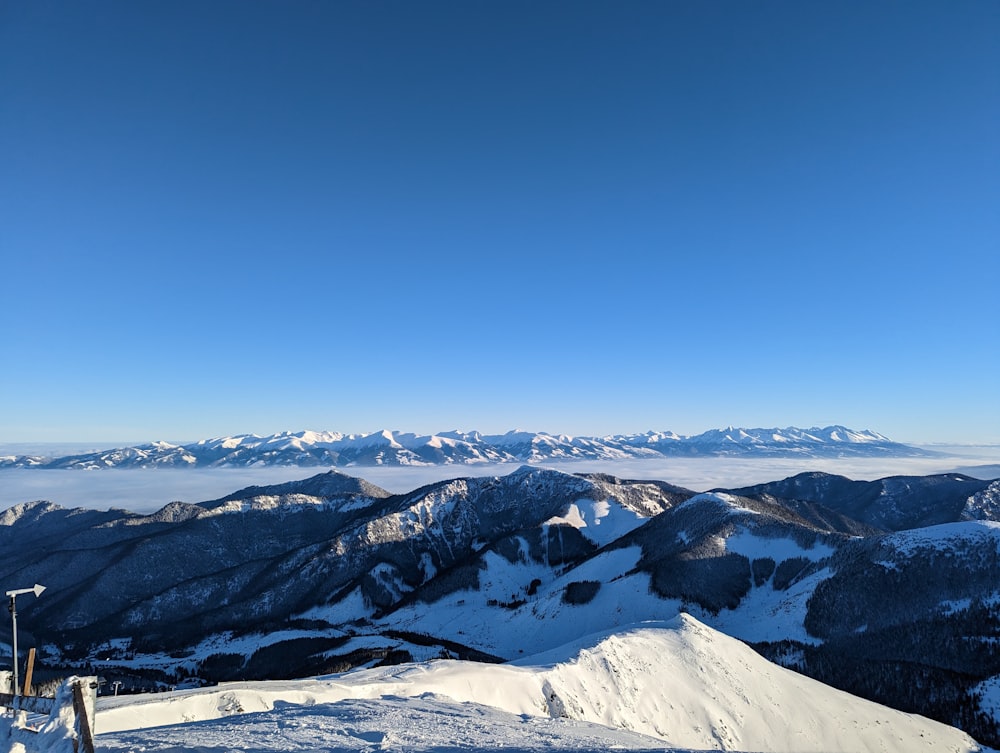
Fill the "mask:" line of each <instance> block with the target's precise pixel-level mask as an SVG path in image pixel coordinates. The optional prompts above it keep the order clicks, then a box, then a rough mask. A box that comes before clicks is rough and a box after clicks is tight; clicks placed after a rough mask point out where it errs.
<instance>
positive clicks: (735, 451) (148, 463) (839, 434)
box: [0, 426, 929, 470]
mask: <svg viewBox="0 0 1000 753" xmlns="http://www.w3.org/2000/svg"><path fill="white" fill-rule="evenodd" d="M928 454H929V453H928V452H926V451H924V450H919V449H917V448H914V447H909V446H907V445H904V444H900V443H898V442H893V441H891V440H890V439H888V438H887V437H885V436H883V435H882V434H878V433H877V432H873V431H868V430H864V431H857V430H854V429H848V428H846V427H843V426H827V427H825V428H818V427H815V428H811V429H797V428H795V427H788V428H785V429H777V428H774V429H737V428H733V427H728V428H726V429H713V430H711V431H707V432H704V433H703V434H698V435H694V436H681V435H678V434H675V433H673V432H646V433H644V434H618V435H612V436H605V437H573V436H568V435H566V434H547V433H545V432H527V431H510V432H507V433H506V434H494V435H483V434H480V433H479V432H475V431H472V432H462V431H448V432H440V433H438V434H430V435H418V434H412V433H405V432H399V431H389V430H382V431H376V432H372V433H370V434H341V433H338V432H330V431H320V432H317V431H301V432H281V433H279V434H273V435H270V436H257V435H256V434H244V435H239V436H233V437H217V438H215V439H204V440H200V441H198V442H194V443H191V444H186V445H175V444H170V443H168V442H152V443H150V444H146V445H141V446H138V447H123V448H117V449H112V450H106V451H100V452H92V453H87V454H83V455H71V456H66V457H60V458H42V457H38V456H4V457H0V468H11V467H16V468H77V469H85V470H95V469H99V468H157V467H179V468H206V467H212V468H220V467H221V468H224V467H249V466H255V465H273V466H299V467H315V466H327V467H352V466H379V465H401V466H422V465H442V464H444V465H447V464H463V465H468V464H483V463H540V462H545V461H551V460H623V459H628V458H655V457H671V456H684V457H697V456H743V455H746V456H749V457H753V456H758V455H761V456H768V457H842V456H850V457H868V456H876V457H887V456H893V457H908V456H922V455H928Z"/></svg>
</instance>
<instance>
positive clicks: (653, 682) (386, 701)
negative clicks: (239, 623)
mask: <svg viewBox="0 0 1000 753" xmlns="http://www.w3.org/2000/svg"><path fill="white" fill-rule="evenodd" d="M403 699H406V700H403ZM303 707H306V708H308V712H307V715H306V714H304V712H303V711H302V709H303ZM243 714H249V715H250V716H236V715H243ZM304 716H307V718H308V722H304V721H303V717H304ZM207 720H218V721H215V722H214V723H204V722H206V721H207ZM553 720H564V721H561V722H559V723H556V722H554V721H553ZM565 720H571V721H569V722H567V721H565ZM191 722H200V723H199V724H190V723H191ZM359 722H360V723H359ZM581 723H583V724H581ZM163 725H174V726H165V727H164V726H163ZM594 725H601V726H600V727H598V726H594ZM150 727H162V728H161V729H157V730H151V729H148V728H150ZM97 730H98V733H99V738H98V743H99V746H100V748H101V749H102V750H106V751H122V752H123V753H124V751H134V750H143V751H146V753H156V752H157V751H164V752H165V751H174V750H178V749H187V750H191V749H198V750H208V749H218V750H223V749H231V748H232V747H236V748H238V749H239V750H242V751H253V752H254V753H271V752H272V751H287V750H303V749H312V750H372V749H374V748H376V746H381V748H382V749H393V750H396V749H398V750H454V749H456V748H458V747H464V748H467V749H469V748H471V749H486V748H499V747H514V748H515V749H517V748H522V749H525V750H538V749H542V748H545V749H549V748H555V749H567V748H572V749H575V750H597V749H601V748H602V747H604V748H605V749H608V748H619V749H633V750H634V749H653V748H659V749H665V748H669V749H686V748H691V749H697V750H730V751H759V752H765V751H773V752H774V753H779V752H785V751H787V752H789V753H791V752H792V751H795V752H796V753H810V752H813V751H814V752H815V753H839V752H841V751H843V753H859V752H861V751H880V752H882V753H895V752H898V753H919V752H920V751H927V752H928V753H931V752H932V751H933V753H942V752H954V753H958V752H960V751H981V750H984V749H983V748H982V747H980V746H979V745H978V744H977V743H976V742H975V741H973V740H972V739H971V738H969V737H968V736H967V735H965V734H964V733H962V732H960V731H958V730H956V729H954V728H952V727H947V726H945V725H942V724H938V723H936V722H932V721H930V720H927V719H924V718H922V717H918V716H913V715H910V714H904V713H902V712H899V711H894V710H892V709H889V708H886V707H884V706H879V705H877V704H873V703H870V702H868V701H863V700H861V699H858V698H855V697H853V696H850V695H848V694H846V693H842V692H839V691H836V690H833V689H831V688H829V687H827V686H824V685H822V684H820V683H817V682H815V681H812V680H810V679H808V678H806V677H803V676H801V675H798V674H796V673H793V672H791V671H789V670H785V669H782V668H781V667H778V666H776V665H773V664H771V663H769V662H767V661H765V660H764V659H762V658H761V657H760V656H759V655H757V654H756V653H755V652H753V651H752V650H751V649H749V648H747V647H746V646H745V645H744V644H742V643H740V642H739V641H737V640H735V639H733V638H729V637H727V636H725V635H723V634H721V633H718V632H716V631H715V630H712V629H711V628H709V627H707V626H705V625H703V624H701V623H700V622H698V621H697V620H695V619H694V618H693V617H690V616H688V615H683V614H682V615H679V616H677V617H676V618H675V619H673V620H671V621H669V622H665V623H646V624H641V625H634V626H632V627H630V628H627V629H623V630H621V631H619V632H616V633H606V634H599V635H592V636H588V637H586V638H583V639H580V640H577V641H575V642H573V643H572V644H568V645H565V646H562V647H560V648H559V649H556V650H553V651H550V652H548V653H545V654H540V655H537V656H534V657H532V658H530V659H525V660H522V661H519V662H517V663H515V664H507V665H483V664H474V663H468V662H460V661H452V660H441V661H434V662H423V663H417V664H404V665H398V666H395V667H388V668H380V669H370V670H360V671H356V672H352V673H348V674H344V675H335V676H330V677H324V678H318V679H314V680H305V681H295V682H266V683H238V684H226V685H221V686H218V687H217V688H212V689H207V690H200V691H190V692H184V693H172V694H169V695H159V696H146V697H120V698H111V699H103V700H101V701H100V702H99V706H98V716H97ZM286 732H287V733H286Z"/></svg>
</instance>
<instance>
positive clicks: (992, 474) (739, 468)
mask: <svg viewBox="0 0 1000 753" xmlns="http://www.w3.org/2000/svg"><path fill="white" fill-rule="evenodd" d="M934 449H935V450H938V451H940V452H942V453H943V454H941V455H940V456H937V457H931V458H842V459H804V458H802V459H800V458H763V459H761V458H754V459H748V458H718V457H716V458H669V459H656V460H626V461H572V462H562V463H557V462H552V463H544V464H542V465H541V466H540V467H544V468H555V469H558V470H562V471H566V472H569V473H590V472H600V473H609V474H612V475H614V476H618V477H619V478H629V479H659V480H663V481H668V482H670V483H672V484H676V485H678V486H683V487H686V488H688V489H693V490H695V491H705V490H708V489H713V488H719V487H725V488H733V487H738V486H748V485H750V484H758V483H763V482H765V481H775V480H778V479H782V478H786V477H788V476H793V475H795V474H796V473H802V472H804V471H824V472H826V473H836V474H840V475H843V476H847V477H849V478H853V479H876V478H882V477H885V476H894V475H927V474H932V473H951V472H956V471H957V472H962V473H966V474H968V475H970V476H975V477H977V478H984V479H992V478H998V477H1000V446H989V447H940V446H938V447H935V448H934ZM944 453H948V454H944ZM0 454H3V448H0ZM517 467H518V466H517V465H512V464H511V465H438V466H417V467H384V466H383V467H377V466H376V467H358V468H338V469H337V470H339V471H340V472H342V473H348V474H350V475H352V476H359V477H361V478H364V479H367V480H368V481H370V482H372V483H374V484H377V485H378V486H381V487H383V488H385V489H388V490H389V491H391V492H397V493H402V492H408V491H411V490H413V489H415V488H417V487H419V486H422V485H424V484H429V483H432V482H435V481H441V480H444V479H451V478H460V477H468V476H503V475H506V474H508V473H510V472H512V471H514V470H516V469H517ZM326 470H328V469H325V468H216V469H171V468H161V469H139V470H121V469H106V470H96V471H81V470H39V469H23V468H13V469H4V470H0V510H3V509H7V508H8V507H11V506H13V505H16V504H20V503H22V502H33V501H36V500H46V501H49V502H54V503H56V504H58V505H61V506H62V507H70V508H72V507H86V508H92V509H99V510H107V509H110V508H122V509H125V510H131V511H132V512H137V513H143V514H146V513H151V512H155V511H156V510H159V509H160V508H161V507H163V506H164V505H166V504H168V503H169V502H174V501H182V502H191V503H197V502H206V501H209V500H213V499H218V498H219V497H224V496H226V495H227V494H230V493H232V492H234V491H237V490H238V489H243V488H245V487H248V486H255V485H257V486H260V485H265V484H279V483H283V482H286V481H293V480H297V479H303V478H308V477H310V476H314V475H316V474H317V473H323V472H325V471H326Z"/></svg>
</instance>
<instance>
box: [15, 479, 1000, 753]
mask: <svg viewBox="0 0 1000 753" xmlns="http://www.w3.org/2000/svg"><path fill="white" fill-rule="evenodd" d="M858 483H861V484H862V485H861V486H857V485H856V484H858ZM868 484H874V486H868ZM995 485H996V482H993V483H990V482H986V481H979V480H976V479H971V478H968V477H962V476H957V475H954V474H951V475H948V476H944V477H939V476H928V477H911V478H906V479H900V478H896V479H883V480H881V481H878V482H852V481H851V480H850V479H844V478H842V477H836V476H825V475H822V474H810V475H803V476H801V477H793V478H792V479H785V480H784V481H781V482H774V483H773V484H769V485H762V486H761V487H748V488H746V489H739V490H716V491H713V492H708V493H703V494H696V493H695V492H693V491H690V490H685V489H681V488H678V487H674V486H671V485H670V484H667V483H664V482H644V481H625V480H621V479H617V478H614V477H611V476H607V475H603V474H567V473H562V472H558V471H552V470H543V469H539V468H534V467H531V466H522V467H521V468H520V469H518V470H517V471H515V472H513V473H510V474H508V475H506V476H493V477H481V478H458V479H453V480H450V481H443V482H439V483H435V484H431V485H428V486H425V487H422V488H420V489H416V490H414V491H411V492H409V493H406V494H390V493H389V492H387V491H385V490H383V489H380V488H379V487H377V486H374V485H372V484H369V483H367V482H365V481H363V480H361V479H358V478H354V477H351V476H347V475H344V474H342V473H339V472H337V471H329V472H327V473H323V474H319V475H317V476H313V477H311V478H308V479H304V480H302V481H295V482H289V483H286V484H280V485H276V486H269V487H251V488H248V489H244V490H241V491H239V492H236V493H233V494H230V495H228V496H226V497H223V498H221V499H218V500H213V501H210V502H205V503H201V504H198V505H188V504H182V503H173V504H171V505H168V506H166V507H165V508H163V509H162V510H160V511H159V512H157V513H155V514H153V515H147V516H143V515H135V514H132V513H128V512H126V511H122V510H111V511H107V512H99V511H95V510H66V509H63V508H59V507H57V506H55V505H51V504H49V503H46V502H35V503H30V504H23V505H18V506H16V507H13V508H10V509H9V510H7V511H5V512H3V513H2V515H0V547H2V549H3V551H4V552H5V557H4V558H2V559H0V578H2V579H3V580H4V581H5V582H15V581H17V582H22V581H24V582H26V583H30V582H37V583H43V584H45V585H46V586H47V590H46V592H45V594H44V595H43V597H42V598H39V599H38V600H37V601H35V600H32V601H26V602H25V603H24V604H20V603H19V613H20V615H21V617H20V622H19V625H20V626H21V628H22V630H24V631H29V633H33V634H34V636H35V638H36V640H37V642H38V643H39V644H41V646H42V647H43V649H44V650H43V655H44V656H45V662H46V664H47V665H48V666H50V667H58V666H63V667H65V666H72V665H74V664H76V663H78V662H81V661H82V662H86V663H94V662H98V666H99V668H100V673H101V674H102V675H103V676H105V677H110V678H115V679H120V680H121V681H122V682H125V683H127V684H129V685H139V684H148V685H151V684H156V683H160V684H176V683H178V682H180V681H183V680H186V679H189V678H192V677H196V678H200V680H202V681H209V680H210V681H220V680H237V679H239V680H248V679H265V678H267V679H283V678H295V677H304V676H310V675H319V674H327V673H330V672H341V671H344V670H347V669H350V668H353V667H363V666H369V667H370V666H372V665H374V664H376V663H389V664H391V663H398V662H400V661H413V660H416V661H422V660H428V659H432V658H435V657H441V656H448V657H452V658H455V657H457V658H463V659H477V660H480V661H487V662H491V661H492V662H499V661H511V660H519V659H521V658H523V657H525V656H530V655H532V654H535V653H537V652H539V651H544V650H549V649H553V650H554V649H557V648H558V647H559V646H562V645H565V644H572V643H573V642H574V641H578V640H579V639H580V637H581V636H583V635H587V634H591V633H602V632H609V631H610V632H614V631H618V630H621V629H625V628H626V627H627V626H629V625H632V624H634V623H637V622H643V621H647V620H660V621H663V620H667V621H669V620H674V619H675V618H676V617H677V615H678V614H679V613H687V614H689V615H691V616H692V617H693V618H695V619H696V620H698V621H699V622H701V623H704V624H706V625H709V626H711V627H712V628H714V629H717V630H721V631H723V632H725V633H727V634H729V635H732V636H734V637H736V638H739V639H741V640H743V641H746V642H747V643H749V644H750V645H752V646H753V647H754V648H756V649H757V651H759V652H760V653H761V654H763V655H764V656H767V657H768V658H771V659H772V660H774V661H776V662H778V663H781V664H784V665H786V666H789V667H793V668H795V669H797V670H799V671H800V672H803V673H805V674H809V675H812V676H814V677H817V678H819V679H822V680H823V681H825V682H827V683H829V684H831V685H834V686H836V687H839V688H841V689H844V690H848V691H850V692H852V693H854V694H856V695H861V696H864V697H867V698H870V699H874V700H878V701H880V702H883V703H888V704H890V705H893V706H895V707H896V708H900V709H902V710H904V711H910V712H917V713H921V714H924V715H926V716H930V717H932V718H936V719H938V720H940V721H944V722H947V723H950V724H954V725H958V726H961V727H962V728H963V729H966V730H967V731H970V732H971V733H972V734H973V735H974V736H977V737H979V738H980V739H982V740H984V741H987V742H992V743H994V744H995V743H996V742H998V741H1000V728H998V726H997V712H998V709H997V708H996V706H995V705H991V704H993V701H992V700H991V699H992V698H993V693H992V690H990V689H991V688H992V687H994V686H995V685H998V684H1000V645H998V642H997V640H996V636H998V635H1000V591H998V590H997V586H996V584H997V583H1000V522H998V518H997V511H998V506H997V505H996V504H995V498H996V488H995ZM873 489H874V490H875V491H874V492H873V491H872V490H873ZM784 495H787V496H784ZM929 510H933V511H934V512H933V514H931V513H929V512H928V511H929ZM855 516H859V517H855ZM911 525H916V526H921V527H906V526H911ZM28 642H30V636H26V637H25V645H27V643H28ZM57 646H58V647H60V648H59V649H56V648H55V647H57ZM685 744H687V743H685ZM727 744H728V743H727ZM743 744H749V743H747V741H740V740H737V739H735V738H734V739H733V741H732V745H743Z"/></svg>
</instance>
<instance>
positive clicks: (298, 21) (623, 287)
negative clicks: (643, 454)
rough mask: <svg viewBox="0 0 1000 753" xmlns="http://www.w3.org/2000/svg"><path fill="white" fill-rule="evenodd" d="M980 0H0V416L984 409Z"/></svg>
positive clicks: (758, 416) (987, 403) (754, 422)
mask: <svg viewBox="0 0 1000 753" xmlns="http://www.w3.org/2000/svg"><path fill="white" fill-rule="evenodd" d="M998 39H1000V3H997V2H995V0H983V1H982V2H966V1H962V0H958V1H957V2H951V1H949V2H893V1H891V0H888V1H886V2H800V1H799V0H789V1H788V2H767V1H763V2H761V1H744V0H738V1H737V0H733V1H732V2H712V1H711V0H698V1H697V2H694V1H693V2H668V1H662V2H652V1H650V2H621V1H620V0H615V1H614V2H612V1H611V0H608V2H600V3H596V2H586V1H579V0H573V1H572V2H536V1H534V0H533V1H532V2H519V1H516V0H515V1H510V0H505V1H504V2H485V1H480V2H467V1H465V0H462V1H458V0H456V1H455V2H410V1H409V0H406V1H400V2H383V1H379V0H375V1H365V2H361V1H358V2H320V1H315V2H302V1H295V0H292V1H289V2H261V1H246V2H243V1H241V2H219V1H212V2H201V1H199V2H191V1H188V0H169V1H162V2H161V1H158V0H147V1H144V2H130V1H125V0H122V1H121V2H108V1H107V0H91V1H90V2H86V3H80V2H70V1H69V0H67V1H66V2H58V3H57V2H48V1H47V0H32V1H31V2H20V1H17V0H0V296H2V299H0V300H2V306H3V334H2V337H0V353H2V356H0V441H4V442H18V441H39V440H52V441H70V440H73V441H78V440H79V441H93V442H95V443H100V442H118V441H148V440H153V439H168V440H193V439H199V438H204V437H208V436H219V435H226V434H236V433H244V432H254V433H258V434H262V433H270V432H275V431H281V430H299V429H305V428H311V429H321V430H338V431H346V432H367V431H373V430H376V429H380V428H392V429H402V430H407V431H416V432H432V431H440V430H446V429H453V428H462V429H479V430H481V431H487V432H494V431H503V430H507V429H511V428H523V429H532V430H539V431H550V432H565V433H570V434H578V435H589V434H604V433H611V432H631V431H643V430H647V429H658V430H662V429H671V430H674V431H677V432H680V433H697V432H700V431H703V430H705V429H708V428H712V427H716V426H724V425H726V424H735V425H743V426H787V425H797V426H811V425H817V424H818V425H824V424H829V423H843V424H846V425H848V426H852V427H854V428H871V429H874V430H877V431H881V432H882V433H885V434H888V435H889V436H891V437H893V438H895V439H900V440H904V441H918V442H922V441H971V442H976V441H1000V307H998V291H1000V44H998V42H997V40H998Z"/></svg>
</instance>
